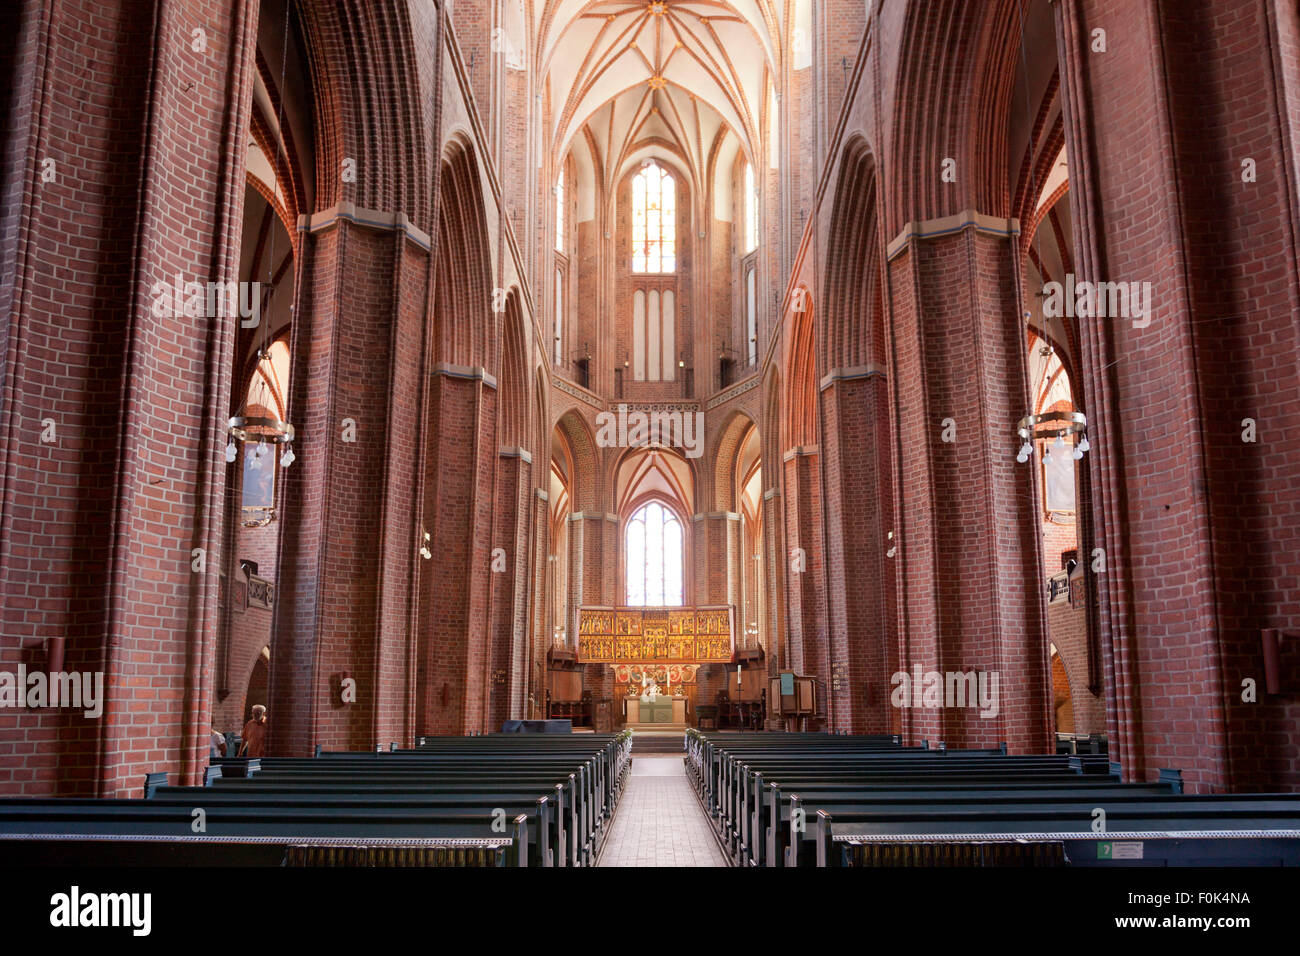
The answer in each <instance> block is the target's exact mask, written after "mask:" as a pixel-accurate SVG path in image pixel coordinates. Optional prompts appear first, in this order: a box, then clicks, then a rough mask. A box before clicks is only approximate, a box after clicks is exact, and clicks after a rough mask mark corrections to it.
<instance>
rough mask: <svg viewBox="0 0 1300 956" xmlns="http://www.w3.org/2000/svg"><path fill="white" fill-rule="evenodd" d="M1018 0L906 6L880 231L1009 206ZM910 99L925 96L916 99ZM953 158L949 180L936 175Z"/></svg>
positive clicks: (1000, 211) (948, 0)
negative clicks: (892, 169) (896, 163)
mask: <svg viewBox="0 0 1300 956" xmlns="http://www.w3.org/2000/svg"><path fill="white" fill-rule="evenodd" d="M1018 49H1019V45H1018V23H1017V20H1016V0H987V2H983V3H967V2H964V0H936V2H930V3H913V4H910V5H909V6H908V10H907V14H906V22H905V24H904V27H903V35H902V38H901V53H900V56H899V69H898V75H899V80H898V94H897V96H896V97H895V102H896V103H897V104H898V107H897V112H896V113H895V115H894V118H893V135H892V140H893V148H892V149H891V155H894V156H898V157H903V160H902V162H903V163H904V164H906V165H905V166H904V167H903V168H901V169H899V170H898V171H896V173H895V174H894V175H893V176H891V178H890V184H889V190H890V192H889V195H890V202H889V207H888V209H889V214H888V217H889V218H888V222H887V227H888V228H887V230H886V231H887V233H888V234H889V235H891V236H893V235H896V234H897V233H898V232H899V231H900V230H901V229H902V228H903V226H904V225H905V224H906V223H907V222H909V221H912V220H927V219H938V218H941V217H944V216H950V215H955V214H957V213H959V212H962V211H964V210H967V209H974V210H977V211H979V212H982V213H986V214H988V215H998V216H1005V215H1007V214H1008V210H1009V205H1010V198H1009V195H1008V192H1009V190H1008V186H1007V176H1006V161H1005V158H1006V152H1007V111H1008V110H1009V109H1010V102H1011V100H1010V92H1011V90H1012V84H1013V81H1014V77H1015V65H1016V63H1018V57H1017V51H1018ZM917 104H925V107H924V108H918V106H917ZM945 159H953V160H955V161H956V166H955V172H956V181H955V182H944V181H943V180H942V177H941V172H942V167H943V161H944V160H945Z"/></svg>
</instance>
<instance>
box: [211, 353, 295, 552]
mask: <svg viewBox="0 0 1300 956" xmlns="http://www.w3.org/2000/svg"><path fill="white" fill-rule="evenodd" d="M274 371H275V370H274V368H273V366H272V364H271V358H270V350H269V349H267V348H265V347H263V348H259V349H258V350H257V367H256V369H255V370H254V372H253V378H254V381H255V382H256V383H257V384H256V387H255V388H253V389H250V390H249V391H248V392H247V393H246V395H245V398H244V403H243V405H242V406H241V407H240V410H239V412H238V413H237V414H235V415H232V416H231V418H230V419H229V420H228V421H227V422H226V434H227V436H228V439H227V442H226V463H227V464H234V462H235V461H236V459H238V458H239V446H240V445H244V446H248V447H246V448H245V451H244V454H245V455H247V456H248V458H247V465H248V468H249V469H251V470H253V471H260V470H261V469H263V468H274V461H275V460H274V458H273V456H274V454H275V452H274V448H275V447H276V446H277V445H279V446H283V451H281V452H280V467H281V468H288V467H289V466H290V465H292V464H293V462H294V459H295V458H296V457H297V456H296V455H294V453H293V437H294V432H293V426H292V425H290V424H289V423H288V422H284V421H281V420H280V419H278V418H272V417H270V416H269V415H250V414H249V411H250V406H251V407H260V408H263V409H269V408H275V407H277V404H278V403H277V402H276V401H275V399H274V398H273V397H272V396H271V394H270V389H269V387H268V385H267V383H268V382H269V381H272V379H271V376H272V375H274ZM271 488H272V493H271V502H272V503H271V504H270V505H265V506H262V505H259V506H256V507H249V506H245V507H244V509H243V510H244V512H245V514H244V520H243V524H244V526H245V527H249V528H260V527H262V526H264V525H267V524H269V523H270V522H271V521H272V520H273V519H274V518H275V504H274V501H275V496H274V488H275V479H274V478H272V479H271Z"/></svg>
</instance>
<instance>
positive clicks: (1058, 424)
mask: <svg viewBox="0 0 1300 956" xmlns="http://www.w3.org/2000/svg"><path fill="white" fill-rule="evenodd" d="M1087 427H1088V417H1087V416H1086V415H1084V414H1083V412H1044V413H1043V414H1041V415H1027V416H1025V417H1024V418H1022V419H1020V421H1019V422H1017V423H1016V434H1017V435H1019V436H1020V438H1022V439H1023V444H1021V446H1020V450H1019V451H1018V452H1016V461H1018V462H1020V463H1021V464H1022V465H1023V464H1024V463H1025V462H1027V461H1028V460H1029V459H1030V458H1032V457H1034V442H1035V441H1040V440H1043V439H1055V441H1053V442H1052V444H1051V445H1049V446H1048V447H1047V449H1046V450H1045V451H1044V452H1043V464H1045V465H1050V464H1051V463H1052V461H1053V458H1054V456H1057V455H1064V454H1067V453H1068V454H1069V455H1070V457H1071V458H1073V459H1074V460H1075V461H1078V460H1079V459H1080V458H1082V457H1083V453H1084V452H1086V451H1087V450H1088V449H1089V448H1091V447H1092V446H1091V445H1089V444H1088V436H1087V435H1085V434H1084V429H1085V428H1087ZM1067 435H1078V436H1079V441H1078V442H1077V444H1075V446H1074V449H1073V451H1071V450H1070V448H1069V446H1068V445H1066V443H1065V438H1066V436H1067Z"/></svg>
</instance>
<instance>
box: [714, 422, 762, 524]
mask: <svg viewBox="0 0 1300 956" xmlns="http://www.w3.org/2000/svg"><path fill="white" fill-rule="evenodd" d="M756 428H758V423H757V422H755V421H754V419H753V418H751V417H750V416H749V414H748V413H747V412H743V411H735V412H732V414H731V419H730V420H729V421H728V422H727V424H726V425H724V426H723V428H722V431H721V432H720V433H719V434H718V440H717V446H716V447H715V448H714V450H713V507H714V509H715V510H717V511H732V512H738V511H739V510H740V506H739V502H738V501H737V500H736V481H737V476H736V466H737V460H736V459H737V456H738V455H739V454H740V451H741V449H742V448H743V447H744V445H745V438H746V436H748V435H749V431H750V429H756Z"/></svg>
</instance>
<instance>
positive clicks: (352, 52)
mask: <svg viewBox="0 0 1300 956" xmlns="http://www.w3.org/2000/svg"><path fill="white" fill-rule="evenodd" d="M298 8H299V10H300V12H301V16H302V20H303V24H304V32H305V34H306V36H307V40H308V43H307V46H308V51H309V62H310V63H311V70H312V79H313V86H314V89H315V92H316V102H317V107H318V108H317V127H316V161H317V162H316V208H317V209H318V210H319V209H328V208H330V207H331V206H333V205H335V204H336V203H338V202H340V201H348V202H351V203H354V204H355V205H356V206H357V207H359V208H363V209H376V210H381V211H383V212H389V213H404V214H405V215H406V216H407V217H408V218H409V219H410V220H411V222H413V223H414V224H415V225H416V226H417V227H419V228H420V229H423V230H425V231H426V232H431V231H432V226H433V218H434V209H433V190H432V185H433V178H432V176H431V175H430V166H429V156H428V152H427V147H426V141H427V137H426V133H427V130H426V127H425V121H424V114H425V110H426V108H427V107H426V105H425V95H424V93H423V91H422V90H421V88H420V81H421V78H423V77H432V76H435V75H437V74H436V71H434V70H433V69H432V67H431V65H430V64H429V63H428V62H427V61H428V60H429V59H430V58H431V57H432V56H433V53H432V52H431V51H424V52H422V49H421V46H420V45H419V44H417V43H416V42H415V30H414V29H413V26H412V23H411V10H410V8H409V7H408V6H407V5H406V4H402V3H392V4H389V3H368V2H364V0H344V2H340V3H329V4H324V3H300V4H299V7H298ZM344 160H353V161H354V162H353V163H352V164H350V167H351V168H352V170H353V171H354V172H355V180H353V181H346V182H345V181H344V179H343V162H344Z"/></svg>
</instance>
